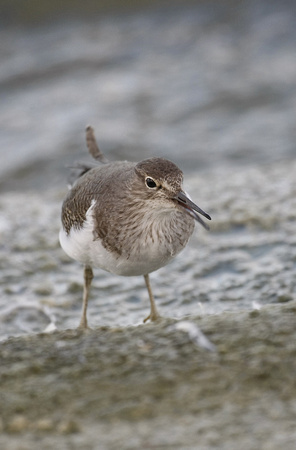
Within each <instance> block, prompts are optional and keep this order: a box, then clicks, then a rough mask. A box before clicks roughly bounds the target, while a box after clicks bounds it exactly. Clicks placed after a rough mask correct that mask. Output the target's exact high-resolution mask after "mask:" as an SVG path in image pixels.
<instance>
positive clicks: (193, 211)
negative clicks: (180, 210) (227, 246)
mask: <svg viewBox="0 0 296 450" xmlns="http://www.w3.org/2000/svg"><path fill="white" fill-rule="evenodd" d="M175 199H176V200H177V202H178V203H179V205H181V206H183V207H184V208H185V209H186V210H187V211H188V213H189V214H190V215H191V216H192V217H193V218H194V219H195V220H196V221H197V222H199V223H200V224H201V225H202V226H203V227H204V228H205V229H206V230H209V229H210V227H209V226H208V225H207V224H206V223H205V222H204V221H203V220H202V218H201V217H200V216H199V215H198V214H201V215H202V216H204V217H206V218H207V219H208V220H211V216H209V214H207V213H206V212H204V211H203V210H202V209H201V208H200V207H199V206H197V205H196V204H195V203H193V202H192V201H191V200H190V198H188V197H187V195H186V194H185V193H184V192H182V191H180V192H179V193H178V194H177V196H176V197H175ZM197 213H198V214H197Z"/></svg>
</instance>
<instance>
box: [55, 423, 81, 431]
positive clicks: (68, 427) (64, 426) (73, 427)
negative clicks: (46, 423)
mask: <svg viewBox="0 0 296 450" xmlns="http://www.w3.org/2000/svg"><path fill="white" fill-rule="evenodd" d="M58 431H59V432H60V433H62V434H71V433H78V432H79V431H80V428H79V425H78V424H77V422H75V421H74V420H64V421H62V422H61V423H60V424H59V426H58Z"/></svg>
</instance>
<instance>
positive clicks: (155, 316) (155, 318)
mask: <svg viewBox="0 0 296 450" xmlns="http://www.w3.org/2000/svg"><path fill="white" fill-rule="evenodd" d="M148 320H150V322H160V321H161V320H162V317H161V316H160V315H159V314H158V313H150V314H149V316H147V317H146V318H145V319H144V320H143V322H144V323H146V322H147V321H148Z"/></svg>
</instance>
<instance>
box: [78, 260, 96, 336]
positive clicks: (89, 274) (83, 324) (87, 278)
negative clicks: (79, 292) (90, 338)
mask: <svg viewBox="0 0 296 450" xmlns="http://www.w3.org/2000/svg"><path fill="white" fill-rule="evenodd" d="M93 277H94V275H93V271H92V268H91V267H90V266H85V267H84V286H83V304H82V315H81V320H80V324H79V327H78V328H79V329H82V330H85V329H87V328H88V326H87V318H86V313H87V305H88V297H89V291H90V285H91V282H92V279H93Z"/></svg>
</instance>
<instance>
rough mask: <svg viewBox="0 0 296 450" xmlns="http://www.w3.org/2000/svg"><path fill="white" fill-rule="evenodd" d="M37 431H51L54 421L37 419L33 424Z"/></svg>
mask: <svg viewBox="0 0 296 450" xmlns="http://www.w3.org/2000/svg"><path fill="white" fill-rule="evenodd" d="M35 428H36V430H38V431H52V430H53V429H54V423H53V421H52V420H51V419H39V420H38V421H37V422H36V425H35Z"/></svg>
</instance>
